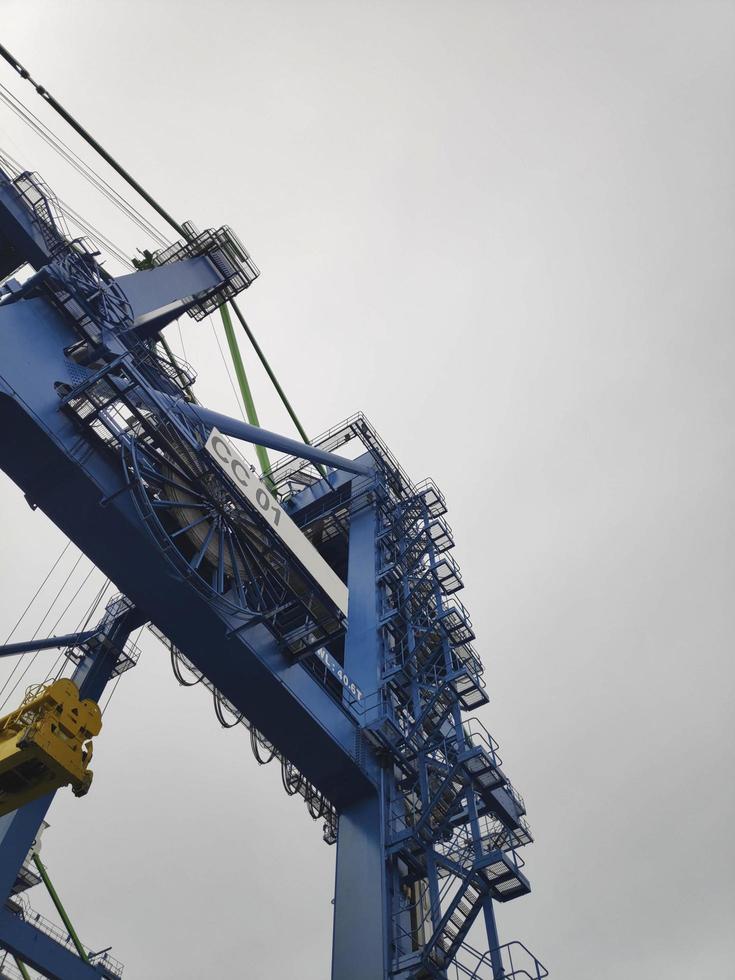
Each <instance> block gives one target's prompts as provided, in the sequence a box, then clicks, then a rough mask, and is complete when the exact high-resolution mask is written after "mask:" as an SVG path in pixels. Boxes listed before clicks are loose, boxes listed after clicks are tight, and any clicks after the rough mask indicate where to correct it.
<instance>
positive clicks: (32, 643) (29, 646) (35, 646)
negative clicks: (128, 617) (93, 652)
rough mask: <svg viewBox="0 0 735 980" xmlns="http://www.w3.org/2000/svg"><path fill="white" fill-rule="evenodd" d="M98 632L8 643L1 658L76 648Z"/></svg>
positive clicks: (92, 631) (1, 651) (0, 650)
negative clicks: (17, 654)
mask: <svg viewBox="0 0 735 980" xmlns="http://www.w3.org/2000/svg"><path fill="white" fill-rule="evenodd" d="M96 635H97V630H88V631H87V632H86V633H67V634H66V636H50V637H49V638H48V639H39V640H25V641H24V642H22V643H6V644H5V645H4V646H0V657H12V656H13V655H14V654H16V653H31V652H32V651H33V650H58V649H59V648H60V647H74V646H78V644H80V643H86V641H87V640H91V639H92V637H93V636H96Z"/></svg>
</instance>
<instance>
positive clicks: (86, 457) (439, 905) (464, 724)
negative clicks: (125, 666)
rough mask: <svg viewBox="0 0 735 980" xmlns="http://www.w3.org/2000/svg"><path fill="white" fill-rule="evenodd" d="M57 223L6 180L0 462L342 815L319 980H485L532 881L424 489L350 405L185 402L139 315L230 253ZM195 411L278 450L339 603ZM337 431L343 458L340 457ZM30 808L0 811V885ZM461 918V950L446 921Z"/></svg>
mask: <svg viewBox="0 0 735 980" xmlns="http://www.w3.org/2000/svg"><path fill="white" fill-rule="evenodd" d="M55 215H56V211H55V207H54V201H53V197H52V195H51V194H50V192H49V191H48V190H47V188H45V187H44V185H42V184H41V183H40V182H39V181H38V180H37V179H36V178H34V177H33V176H32V175H23V176H22V177H21V178H17V179H16V180H15V181H11V180H10V179H9V178H6V177H5V176H4V175H3V174H2V173H1V172H0V276H4V275H7V274H10V273H13V271H14V270H15V269H16V268H17V267H18V265H19V264H20V262H21V261H28V262H30V264H31V265H32V266H33V268H34V270H35V271H36V272H38V271H43V274H42V275H41V276H39V277H37V278H35V279H33V280H32V282H31V284H30V285H27V286H26V287H25V288H23V287H20V286H19V285H17V284H16V285H14V284H13V283H12V282H5V284H4V285H3V286H1V287H0V466H2V468H3V469H4V470H5V471H6V472H7V473H8V474H9V475H10V477H11V478H12V479H13V480H14V481H15V482H16V483H17V484H18V486H19V487H20V488H21V489H22V490H23V492H24V493H25V495H26V499H27V500H28V502H29V503H30V505H31V506H32V507H39V508H41V509H42V510H43V511H44V512H45V513H46V514H47V515H48V516H49V517H50V518H51V520H53V521H54V522H55V523H56V524H57V525H58V526H59V527H60V528H61V529H62V530H63V531H64V533H65V534H67V535H68V536H69V537H70V538H71V539H72V540H73V541H74V542H75V543H76V544H77V545H78V547H79V548H80V549H81V550H82V551H84V552H85V553H86V554H87V555H88V556H89V557H90V558H91V559H92V560H93V561H94V562H95V564H96V565H97V566H98V567H99V568H101V569H102V570H103V571H104V572H105V574H106V575H108V576H109V577H110V578H111V579H112V580H113V581H114V582H115V584H116V585H117V587H118V588H119V589H121V590H122V591H123V592H124V593H125V595H126V596H128V598H129V601H130V603H131V604H132V608H133V609H134V610H135V616H136V617H137V619H136V622H143V621H145V620H149V621H150V622H151V623H152V624H153V627H154V630H155V632H156V633H157V635H159V636H161V637H163V638H165V639H166V641H167V642H168V644H169V645H170V647H171V652H172V658H173V660H174V662H175V663H181V662H183V663H184V664H185V665H186V666H187V667H188V668H189V669H190V670H192V671H194V672H195V674H196V675H197V676H198V677H200V678H201V679H202V680H203V681H204V682H205V684H206V686H208V687H209V688H210V689H211V690H213V691H214V692H215V696H216V703H217V704H218V705H219V706H220V708H221V706H222V705H223V704H224V705H226V706H227V709H228V710H229V711H230V712H233V713H234V714H235V718H236V720H238V718H239V719H241V720H244V721H246V723H247V724H248V726H249V727H250V729H251V738H252V740H253V744H254V745H260V747H261V748H264V749H265V753H266V754H267V755H268V756H269V757H270V758H274V757H277V758H279V759H281V760H282V766H283V774H284V786H286V788H287V790H288V791H289V792H297V791H298V792H301V793H302V795H304V796H305V797H306V799H307V803H308V805H309V809H310V812H312V815H314V816H315V817H316V816H317V815H321V816H323V817H324V818H325V819H326V821H327V831H328V832H325V839H328V840H330V841H333V840H334V838H335V833H334V828H335V825H336V822H337V819H338V822H339V832H338V834H337V837H338V850H337V868H336V878H335V918H334V952H333V965H332V977H333V980H348V978H349V980H377V978H379V977H383V978H388V977H392V978H396V980H413V978H419V977H421V978H430V977H434V978H437V980H440V978H444V977H446V975H447V970H448V969H449V967H450V966H452V968H455V967H456V969H457V970H459V971H460V974H459V975H464V976H466V977H478V978H479V975H480V974H478V973H477V972H476V968H478V967H477V963H480V964H481V965H482V968H483V970H484V971H485V972H484V973H483V977H487V976H488V974H487V967H488V965H489V968H490V969H491V971H492V973H493V976H494V978H495V980H499V978H500V977H502V976H503V972H502V971H503V970H504V969H505V967H504V964H503V962H502V956H503V954H502V950H503V949H505V948H506V947H501V946H500V944H499V940H498V935H497V929H496V927H495V914H494V903H496V902H505V901H508V900H510V899H512V898H515V897H519V896H521V895H524V894H527V893H528V891H529V889H530V886H529V884H528V879H527V877H526V875H525V872H524V870H523V861H522V858H521V857H520V855H519V853H518V851H519V849H520V848H521V847H523V846H524V845H525V844H528V843H530V841H531V840H532V838H531V834H530V831H529V829H528V826H527V824H526V822H525V818H524V814H525V805H524V804H523V801H522V799H521V797H520V796H519V795H518V794H517V792H516V791H515V789H514V788H513V786H512V785H511V783H510V782H509V780H508V778H507V776H506V775H505V773H504V771H503V770H502V769H501V763H500V759H499V757H498V754H497V744H496V743H495V742H494V740H493V739H492V738H491V736H490V735H489V734H488V733H487V732H486V731H485V730H484V728H483V726H482V725H480V724H479V723H478V722H477V721H476V719H470V720H469V721H468V720H467V718H466V714H465V713H466V712H469V711H472V710H473V709H475V708H477V707H479V706H481V705H483V704H485V703H486V702H487V695H486V693H485V686H484V681H483V679H482V666H481V664H480V661H479V659H478V657H477V655H476V654H475V652H474V649H473V646H472V641H473V639H474V633H473V630H472V625H471V622H470V620H469V616H468V614H467V611H466V610H465V609H464V607H463V606H462V604H461V603H460V602H459V601H458V600H457V599H456V596H455V593H456V592H458V591H459V589H461V588H462V578H461V574H460V572H459V569H458V568H457V566H456V563H455V562H454V561H453V559H452V558H451V557H450V556H449V554H448V552H449V551H450V549H451V548H452V547H453V539H452V535H451V531H450V529H449V527H448V525H447V524H446V522H445V520H444V513H445V511H446V507H445V504H444V499H443V497H442V495H441V493H440V492H439V491H438V490H437V489H436V487H434V485H433V484H431V483H430V482H426V483H424V484H421V485H418V486H416V485H414V484H413V483H412V482H411V481H410V480H409V478H408V477H407V476H406V474H405V473H404V472H403V470H402V469H401V468H400V466H399V465H398V463H397V462H396V460H395V459H394V458H393V456H392V454H391V453H390V451H389V450H388V448H387V447H386V446H385V445H384V444H383V442H382V440H380V438H379V436H378V435H377V433H375V431H374V430H373V429H372V427H371V426H370V425H369V423H368V422H367V420H366V419H365V418H364V417H363V416H354V417H353V418H352V419H349V420H347V422H345V423H344V424H343V425H342V426H338V427H336V428H335V429H334V430H331V431H330V432H328V433H326V434H325V435H324V436H323V437H321V438H320V439H318V440H315V441H314V442H315V446H314V447H313V448H312V447H308V446H304V445H302V444H301V443H297V442H295V441H294V440H289V439H285V438H284V437H282V436H279V435H277V434H276V433H271V432H267V431H266V430H261V429H258V428H257V427H252V426H248V425H247V424H245V423H240V422H237V421H236V420H233V419H229V418H227V417H226V416H223V415H220V414H219V413H216V412H213V411H211V410H209V409H206V408H204V407H202V406H199V405H196V404H192V402H191V393H190V390H191V385H192V384H193V381H194V378H193V376H192V375H191V374H190V373H189V369H188V367H187V366H186V365H183V364H178V363H176V362H175V361H174V360H173V359H172V357H171V356H170V354H167V353H165V352H162V351H161V349H160V348H159V346H158V345H157V343H156V340H157V337H158V332H159V331H160V330H161V329H162V328H163V327H164V326H165V325H166V324H168V323H169V322H170V321H171V319H172V318H173V317H175V316H178V315H179V313H180V312H181V311H182V310H183V309H186V308H188V307H191V308H192V314H193V315H195V316H197V317H198V316H200V315H203V311H204V312H206V309H207V308H209V306H210V305H211V304H212V303H215V304H216V303H217V302H218V297H219V296H220V294H221V295H222V296H225V295H231V294H232V291H233V289H235V286H233V283H238V282H239V283H243V282H246V281H252V277H251V279H250V280H247V275H248V274H249V273H248V270H247V269H244V268H243V270H242V275H240V276H239V278H238V271H237V269H235V270H234V272H233V271H232V269H230V271H229V272H227V273H225V272H220V271H219V270H220V266H219V265H218V264H217V263H216V262H215V261H213V260H212V261H210V257H208V255H207V254H201V255H197V257H196V258H190V257H186V254H185V252H184V251H182V252H181V259H180V260H179V259H178V258H177V256H178V254H179V253H178V252H177V250H176V249H174V250H173V251H172V252H170V254H168V253H167V255H166V257H165V262H166V264H165V265H163V266H162V267H160V268H156V269H154V270H150V271H139V272H136V273H134V274H132V275H131V276H125V277H122V278H121V279H119V280H114V279H111V278H110V277H109V276H107V275H106V274H105V273H104V271H103V270H100V268H99V266H98V264H97V263H96V259H95V256H94V254H92V253H91V251H90V250H89V249H87V248H86V247H85V246H84V244H83V243H76V244H75V243H70V242H69V241H68V240H67V239H66V238H65V236H64V235H63V233H62V229H61V228H60V225H59V223H58V221H57V220H56V217H55ZM205 240H207V236H206V235H205V236H203V239H202V241H204V242H205V244H204V245H202V246H201V247H202V248H204V249H205V251H206V247H205V246H206V241H205ZM198 247H199V246H198ZM242 254H244V255H246V253H244V250H243V253H242ZM219 275H222V276H223V278H222V279H221V280H219V279H218V276H219ZM241 288H244V287H241ZM3 296H5V297H6V300H5V302H3V299H2V297H3ZM213 425H214V426H216V427H217V428H219V429H220V431H222V432H223V433H225V434H227V435H231V436H233V437H235V438H242V439H245V440H246V441H251V442H255V443H259V444H261V445H265V446H267V447H269V448H273V449H277V450H281V451H283V452H287V453H293V454H294V456H295V457H296V458H295V459H290V460H285V461H280V462H279V463H277V464H276V465H275V466H274V467H273V470H272V472H271V479H272V480H273V483H274V486H275V488H276V492H277V493H278V494H279V497H280V499H281V500H282V502H283V505H284V507H285V509H286V510H287V511H288V513H289V514H290V515H291V516H292V517H293V519H294V520H295V521H296V523H297V524H298V525H299V526H300V527H301V528H302V529H303V530H304V532H305V533H306V534H307V535H308V536H309V537H310V539H311V541H312V543H313V544H314V545H315V547H317V548H318V549H319V550H320V551H321V553H322V555H323V556H324V558H325V560H326V561H327V562H329V564H330V565H331V567H332V568H333V570H334V571H335V573H336V574H337V575H339V576H341V577H342V579H343V580H344V581H346V582H347V584H348V586H349V608H348V616H347V618H346V619H345V617H344V616H343V614H342V613H341V612H340V610H339V609H337V608H336V607H335V605H334V603H333V602H332V600H330V598H329V596H328V595H326V594H325V593H324V592H323V591H322V590H321V589H320V587H319V585H318V583H316V582H315V581H314V580H312V579H311V578H310V576H309V573H308V570H306V569H305V568H303V567H302V566H300V565H299V563H298V561H297V560H296V559H295V558H294V556H293V555H292V554H291V553H290V552H289V551H288V550H287V549H285V547H284V546H283V544H282V542H281V541H280V539H278V538H277V536H276V535H275V534H273V532H272V528H270V527H269V526H268V525H267V523H266V522H264V521H263V519H262V515H260V514H259V513H258V512H257V510H256V509H255V508H254V507H253V505H252V504H250V503H249V502H248V501H247V500H246V499H245V498H244V497H242V496H241V495H240V492H239V490H238V488H237V487H236V486H235V485H234V484H233V483H231V482H230V481H228V479H227V477H226V475H225V474H224V473H223V472H222V471H220V470H219V468H218V467H217V466H216V465H215V464H214V463H213V462H212V460H211V458H210V457H209V456H208V454H207V453H206V452H205V450H204V448H203V446H204V443H205V440H206V437H207V435H208V432H209V430H210V428H211V427H212V426H213ZM352 440H357V441H358V442H359V443H360V444H361V446H362V450H363V455H362V456H361V457H360V458H358V459H357V460H355V461H351V460H347V459H343V458H342V457H340V456H338V455H336V454H335V450H340V451H342V447H343V446H344V445H345V443H347V442H350V441H352ZM317 464H325V465H327V466H334V467H339V469H338V470H335V471H334V472H330V473H329V474H328V475H327V476H326V478H320V475H319V473H318V472H317V470H316V469H315V467H316V465H317ZM131 615H132V613H131ZM127 625H128V626H129V622H128V623H127ZM95 642H96V641H94V640H91V639H90V640H89V641H87V645H88V647H89V648H90V649H89V650H88V651H87V653H86V654H85V655H84V656H83V657H82V659H81V663H80V665H79V667H78V669H77V672H76V676H78V677H79V678H80V679H81V680H82V686H83V690H84V691H89V692H91V691H97V692H101V691H102V689H103V687H104V684H105V683H106V681H107V679H109V677H110V676H111V674H112V672H113V671H114V670H115V669H116V667H115V664H114V663H113V662H112V660H111V658H112V657H113V654H112V653H111V652H110V650H109V649H107V648H106V647H105V645H104V644H103V645H99V644H96V645H95ZM93 646H94V649H92V647H93ZM319 651H326V653H325V655H324V657H322V658H320V656H319ZM0 652H2V651H0ZM114 656H116V655H114ZM325 657H328V665H331V666H332V668H334V665H338V669H337V670H336V671H335V670H334V669H332V670H330V669H328V666H325V662H324V658H325ZM339 669H343V671H344V673H345V674H346V675H347V676H349V677H350V678H351V680H353V681H354V683H355V684H356V685H357V686H358V687H359V689H360V691H361V693H362V697H360V698H357V697H356V696H355V695H354V693H353V694H352V695H351V694H350V691H349V688H347V689H346V688H345V686H344V684H343V683H342V682H341V680H340V678H339ZM335 673H336V675H337V676H335ZM85 696H86V695H85ZM263 761H266V760H263ZM49 802H50V798H49V799H47V800H45V801H36V803H34V804H30V805H29V806H28V807H25V808H23V809H22V810H21V811H18V812H17V813H16V814H14V815H11V817H10V818H5V820H4V821H0V894H7V893H8V890H9V889H10V887H11V886H12V883H13V880H14V876H15V874H16V873H17V870H18V867H19V864H20V861H21V860H22V859H23V857H24V855H25V853H26V852H27V850H28V847H29V845H30V842H31V841H32V839H33V835H35V833H36V831H37V827H38V824H39V821H40V819H42V817H43V814H44V813H45V810H46V807H47V806H48V803H49ZM481 912H484V916H485V923H486V931H487V935H488V951H487V953H481V954H479V957H478V955H477V954H476V953H475V952H474V951H472V950H471V948H470V947H468V946H467V943H466V938H467V934H468V931H469V929H470V927H471V925H472V923H473V922H474V921H475V920H476V919H477V917H478V916H479V915H480V913H481ZM463 957H464V958H465V959H464V960H463ZM468 957H469V959H468ZM472 957H474V962H475V964H476V967H472V968H470V967H468V966H467V965H466V964H467V963H469V962H471V961H472ZM462 971H463V973H462ZM537 972H538V971H537Z"/></svg>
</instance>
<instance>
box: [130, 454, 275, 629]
mask: <svg viewBox="0 0 735 980" xmlns="http://www.w3.org/2000/svg"><path fill="white" fill-rule="evenodd" d="M124 459H125V465H126V469H127V471H128V476H129V479H130V481H131V483H132V484H133V489H134V497H135V500H136V503H137V504H138V508H139V510H140V512H141V514H142V516H143V519H144V520H145V521H146V523H147V524H148V526H149V528H150V529H151V530H152V531H153V533H154V535H155V536H156V538H157V539H158V540H159V542H160V543H161V544H162V545H163V547H164V549H165V550H166V553H167V554H168V556H169V557H170V558H171V560H172V561H173V562H174V564H175V565H176V566H177V567H178V568H179V570H180V571H181V572H182V573H183V574H184V575H186V576H187V577H190V578H191V579H192V581H193V582H194V583H195V584H196V585H197V587H198V588H199V589H200V590H201V591H203V592H204V593H205V594H206V595H207V597H208V598H214V599H216V600H217V601H218V602H219V603H222V604H224V605H225V606H226V607H227V608H229V609H231V610H233V611H237V612H247V613H255V614H260V615H262V616H264V617H268V616H269V615H271V616H272V615H275V614H276V613H277V611H278V610H279V609H280V608H282V607H283V605H284V603H287V602H288V588H287V584H286V581H285V580H284V572H283V568H284V561H283V558H282V557H281V556H280V555H279V554H278V553H277V552H276V551H275V550H274V549H273V547H272V545H271V542H270V541H269V537H268V534H267V532H266V531H265V530H264V529H263V528H262V527H261V526H260V524H259V523H258V521H257V519H256V518H255V517H254V516H252V515H251V514H250V513H249V512H248V511H247V510H246V509H245V508H243V507H242V506H241V505H240V504H239V502H237V501H236V500H235V499H233V495H232V493H231V492H230V490H229V488H228V486H227V483H226V481H225V480H224V479H222V478H221V477H220V476H219V475H218V474H217V473H216V471H214V470H213V469H212V467H211V464H210V463H209V461H208V460H206V459H204V458H203V457H202V456H201V455H200V453H199V452H197V451H196V450H194V449H192V448H190V447H188V446H185V445H184V443H183V441H181V440H179V439H177V438H176V437H168V438H165V439H164V438H161V439H158V440H156V443H155V444H154V443H153V441H152V440H149V439H146V438H143V439H139V440H136V441H134V442H132V443H131V444H130V445H129V447H127V448H126V450H125V453H124Z"/></svg>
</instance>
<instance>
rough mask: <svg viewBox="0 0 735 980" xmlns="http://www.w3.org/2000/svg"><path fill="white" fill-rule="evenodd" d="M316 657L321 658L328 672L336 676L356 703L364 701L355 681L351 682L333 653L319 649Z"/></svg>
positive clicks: (322, 648)
mask: <svg viewBox="0 0 735 980" xmlns="http://www.w3.org/2000/svg"><path fill="white" fill-rule="evenodd" d="M316 655H317V657H319V659H320V660H321V662H322V663H323V664H324V666H325V667H326V668H327V670H328V671H329V672H330V673H331V674H334V676H335V677H336V678H337V680H338V681H340V682H341V683H342V684H343V686H344V688H345V690H347V691H349V693H350V694H351V695H352V696H353V698H355V700H356V701H362V691H361V690H360V688H359V687H358V686H357V684H355V682H354V681H352V680H350V678H349V677H348V675H347V674H346V673H345V671H344V667H342V665H341V664H340V663H339V661H338V660H335V659H334V657H333V656H332V655H331V653H330V652H329V651H328V650H325V649H324V647H319V649H318V650H317V652H316Z"/></svg>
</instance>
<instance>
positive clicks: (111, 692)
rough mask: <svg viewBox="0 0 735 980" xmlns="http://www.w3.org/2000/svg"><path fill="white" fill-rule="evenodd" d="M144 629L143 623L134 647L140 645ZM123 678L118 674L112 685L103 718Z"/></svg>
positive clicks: (134, 641) (103, 710)
mask: <svg viewBox="0 0 735 980" xmlns="http://www.w3.org/2000/svg"><path fill="white" fill-rule="evenodd" d="M144 629H145V623H143V625H142V626H141V627H140V629H139V630H138V633H137V635H136V637H135V639H134V640H133V646H137V645H138V643H139V642H140V638H141V636H142V635H143V630H144ZM121 677H122V674H118V675H117V677H116V678H115V683H114V684H113V685H112V690H111V691H110V696H109V697H108V698H107V700H106V701H105V706H104V708H102V717H103V718H104V715H105V712H106V711H107V709H108V708H109V707H110V701H112V695H113V694H114V693H115V691H116V690H117V685H118V684H119V683H120V678H121Z"/></svg>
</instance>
